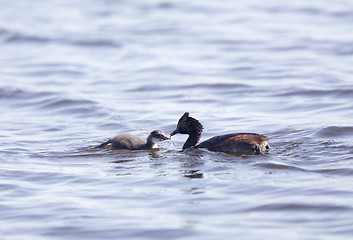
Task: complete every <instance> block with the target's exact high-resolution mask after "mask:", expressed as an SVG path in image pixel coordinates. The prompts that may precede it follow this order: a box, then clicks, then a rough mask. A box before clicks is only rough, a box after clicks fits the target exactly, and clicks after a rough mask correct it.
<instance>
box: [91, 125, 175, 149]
mask: <svg viewBox="0 0 353 240" xmlns="http://www.w3.org/2000/svg"><path fill="white" fill-rule="evenodd" d="M168 139H169V138H168V137H167V136H166V135H165V134H164V133H163V132H162V131H160V130H154V131H152V132H151V133H150V135H148V137H147V141H145V140H143V139H141V138H139V137H137V136H135V135H131V134H118V135H116V136H115V137H113V138H111V139H109V140H108V141H106V142H105V143H102V144H101V145H99V146H96V147H95V148H103V147H105V146H106V145H108V144H111V146H112V148H113V149H128V150H147V149H155V148H158V145H157V143H158V142H161V141H164V140H168Z"/></svg>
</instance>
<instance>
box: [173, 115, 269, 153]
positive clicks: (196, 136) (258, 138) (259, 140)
mask: <svg viewBox="0 0 353 240" xmlns="http://www.w3.org/2000/svg"><path fill="white" fill-rule="evenodd" d="M202 129H203V127H202V124H201V123H200V122H199V121H198V120H197V119H195V118H192V117H189V113H188V112H186V113H184V115H183V116H182V117H181V118H180V119H179V121H178V125H177V128H176V129H175V131H173V132H172V133H171V134H170V136H173V135H175V134H177V133H180V134H188V135H189V137H188V139H187V140H186V142H185V143H184V146H183V149H188V148H192V147H194V148H206V149H208V150H210V151H214V152H225V153H235V154H240V153H248V154H256V155H258V154H260V153H262V152H264V151H265V150H269V149H270V146H269V145H268V143H267V141H268V140H269V138H268V137H266V136H264V135H260V134H256V133H230V134H225V135H220V136H215V137H212V138H210V139H208V140H206V141H204V142H201V143H200V144H199V145H196V144H197V142H198V141H199V140H200V137H201V133H202Z"/></svg>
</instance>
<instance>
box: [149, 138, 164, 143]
mask: <svg viewBox="0 0 353 240" xmlns="http://www.w3.org/2000/svg"><path fill="white" fill-rule="evenodd" d="M160 141H163V140H162V139H159V138H154V137H153V138H152V142H153V143H157V142H160Z"/></svg>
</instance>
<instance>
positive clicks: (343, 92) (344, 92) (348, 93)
mask: <svg viewBox="0 0 353 240" xmlns="http://www.w3.org/2000/svg"><path fill="white" fill-rule="evenodd" d="M275 96H280V97H289V96H304V97H305V96H309V97H321V96H334V97H340V98H346V97H353V89H334V90H316V89H297V90H289V91H287V92H284V93H280V94H276V95H275Z"/></svg>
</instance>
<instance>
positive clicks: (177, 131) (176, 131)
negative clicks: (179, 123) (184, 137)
mask: <svg viewBox="0 0 353 240" xmlns="http://www.w3.org/2000/svg"><path fill="white" fill-rule="evenodd" d="M177 133H179V130H178V129H175V130H174V131H173V132H172V133H171V134H170V137H172V136H174V135H175V134H177Z"/></svg>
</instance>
